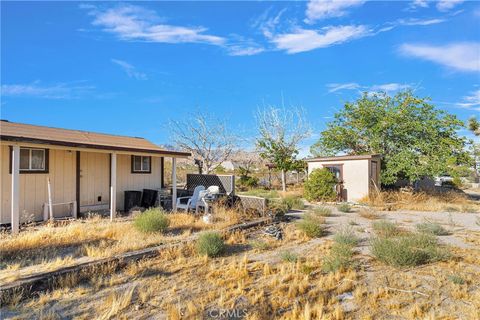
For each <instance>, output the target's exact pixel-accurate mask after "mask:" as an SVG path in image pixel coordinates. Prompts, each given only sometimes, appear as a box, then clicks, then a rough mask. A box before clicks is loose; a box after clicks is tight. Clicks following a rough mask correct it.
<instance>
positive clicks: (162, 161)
mask: <svg viewBox="0 0 480 320" xmlns="http://www.w3.org/2000/svg"><path fill="white" fill-rule="evenodd" d="M160 174H161V178H160V179H161V180H160V188H162V189H163V188H165V158H164V157H161V158H160Z"/></svg>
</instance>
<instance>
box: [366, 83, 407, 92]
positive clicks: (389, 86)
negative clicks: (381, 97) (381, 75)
mask: <svg viewBox="0 0 480 320" xmlns="http://www.w3.org/2000/svg"><path fill="white" fill-rule="evenodd" d="M409 88H411V86H410V85H408V84H400V83H385V84H377V85H373V86H371V87H370V90H371V91H377V92H378V91H381V92H386V93H389V92H395V91H400V90H406V89H409Z"/></svg>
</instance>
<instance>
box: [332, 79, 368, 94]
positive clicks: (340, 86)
mask: <svg viewBox="0 0 480 320" xmlns="http://www.w3.org/2000/svg"><path fill="white" fill-rule="evenodd" d="M327 87H328V88H329V89H328V92H330V93H333V92H336V91H340V90H357V89H359V88H360V85H359V84H358V83H355V82H349V83H328V84H327Z"/></svg>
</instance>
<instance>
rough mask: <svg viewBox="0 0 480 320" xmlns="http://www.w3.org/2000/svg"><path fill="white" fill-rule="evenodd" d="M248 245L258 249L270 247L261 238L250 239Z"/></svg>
mask: <svg viewBox="0 0 480 320" xmlns="http://www.w3.org/2000/svg"><path fill="white" fill-rule="evenodd" d="M250 245H251V246H252V248H254V249H258V250H267V249H268V248H269V247H270V245H269V244H268V243H267V242H265V241H262V240H254V241H251V242H250Z"/></svg>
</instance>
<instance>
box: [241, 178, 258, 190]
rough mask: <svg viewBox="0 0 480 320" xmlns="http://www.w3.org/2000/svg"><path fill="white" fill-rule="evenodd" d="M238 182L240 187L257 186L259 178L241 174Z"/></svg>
mask: <svg viewBox="0 0 480 320" xmlns="http://www.w3.org/2000/svg"><path fill="white" fill-rule="evenodd" d="M238 183H239V185H240V187H245V188H255V187H256V186H258V178H257V177H252V176H240V179H238Z"/></svg>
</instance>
